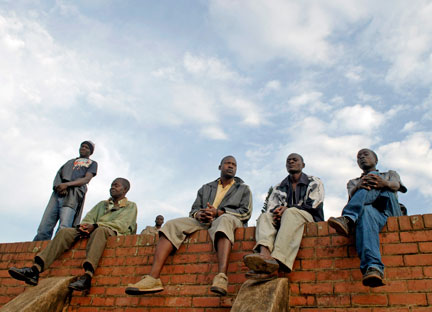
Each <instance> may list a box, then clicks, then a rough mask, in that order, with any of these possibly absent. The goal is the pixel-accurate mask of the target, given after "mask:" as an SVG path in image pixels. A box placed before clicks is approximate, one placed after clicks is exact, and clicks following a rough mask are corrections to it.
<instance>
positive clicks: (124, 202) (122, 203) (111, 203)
mask: <svg viewBox="0 0 432 312" xmlns="http://www.w3.org/2000/svg"><path fill="white" fill-rule="evenodd" d="M127 202H128V200H127V197H125V198H123V199H121V200H120V201H119V202H118V204H117V206H115V207H119V208H124V207H126V205H127ZM108 206H111V207H114V201H113V199H112V197H110V198H109V199H108Z"/></svg>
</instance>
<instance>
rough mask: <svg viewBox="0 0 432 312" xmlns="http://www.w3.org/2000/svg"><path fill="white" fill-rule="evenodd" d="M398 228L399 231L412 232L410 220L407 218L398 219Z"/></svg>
mask: <svg viewBox="0 0 432 312" xmlns="http://www.w3.org/2000/svg"><path fill="white" fill-rule="evenodd" d="M398 219H399V228H400V230H401V231H410V230H412V226H411V220H410V217H409V216H402V217H399V218H398Z"/></svg>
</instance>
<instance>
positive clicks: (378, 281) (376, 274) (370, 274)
mask: <svg viewBox="0 0 432 312" xmlns="http://www.w3.org/2000/svg"><path fill="white" fill-rule="evenodd" d="M383 278H384V273H383V272H381V271H380V270H378V269H377V268H374V267H368V268H367V270H366V273H365V274H363V280H362V283H363V285H364V286H369V287H379V286H384V285H385V284H384V282H383Z"/></svg>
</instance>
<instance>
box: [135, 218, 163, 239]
mask: <svg viewBox="0 0 432 312" xmlns="http://www.w3.org/2000/svg"><path fill="white" fill-rule="evenodd" d="M163 223H164V217H163V216H162V215H158V216H157V217H156V220H155V226H151V225H148V226H147V227H146V228H145V229H144V230H142V232H141V234H150V235H155V234H157V233H158V232H159V230H160V228H161V227H162V224H163Z"/></svg>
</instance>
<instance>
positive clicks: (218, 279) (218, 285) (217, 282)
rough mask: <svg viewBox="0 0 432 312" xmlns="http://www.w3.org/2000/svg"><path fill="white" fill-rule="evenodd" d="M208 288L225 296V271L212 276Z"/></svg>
mask: <svg viewBox="0 0 432 312" xmlns="http://www.w3.org/2000/svg"><path fill="white" fill-rule="evenodd" d="M210 290H211V291H212V292H214V293H217V294H218V295H221V296H225V295H226V294H227V291H228V276H226V274H225V273H218V274H217V275H216V276H215V277H214V278H213V283H212V286H211V287H210Z"/></svg>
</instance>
